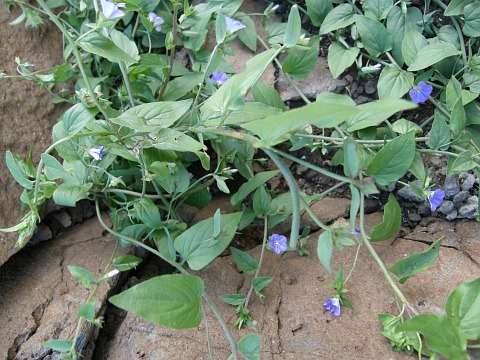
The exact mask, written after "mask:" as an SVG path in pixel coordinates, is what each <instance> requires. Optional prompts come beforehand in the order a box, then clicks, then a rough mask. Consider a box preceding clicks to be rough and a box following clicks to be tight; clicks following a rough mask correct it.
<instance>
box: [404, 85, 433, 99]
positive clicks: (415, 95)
mask: <svg viewBox="0 0 480 360" xmlns="http://www.w3.org/2000/svg"><path fill="white" fill-rule="evenodd" d="M432 90H433V86H432V85H428V84H427V83H425V81H420V82H419V83H418V85H417V86H415V87H414V88H413V89H412V90H410V97H411V98H412V101H413V102H414V103H415V104H419V103H423V102H425V101H427V100H428V97H429V96H430V94H431V93H432Z"/></svg>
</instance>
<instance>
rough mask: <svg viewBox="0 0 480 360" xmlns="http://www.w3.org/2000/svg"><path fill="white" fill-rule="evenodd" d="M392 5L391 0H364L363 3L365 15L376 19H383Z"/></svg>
mask: <svg viewBox="0 0 480 360" xmlns="http://www.w3.org/2000/svg"><path fill="white" fill-rule="evenodd" d="M392 7H393V0H365V1H364V3H363V10H364V11H365V16H366V17H369V18H370V19H373V20H378V21H381V20H385V19H386V18H387V15H388V13H389V12H390V9H391V8H392Z"/></svg>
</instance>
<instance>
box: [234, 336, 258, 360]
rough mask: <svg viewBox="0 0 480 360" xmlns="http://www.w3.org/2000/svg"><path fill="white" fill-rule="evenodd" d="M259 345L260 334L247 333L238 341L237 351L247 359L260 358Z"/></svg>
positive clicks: (255, 359)
mask: <svg viewBox="0 0 480 360" xmlns="http://www.w3.org/2000/svg"><path fill="white" fill-rule="evenodd" d="M261 346H262V344H261V341H260V336H258V335H257V334H247V335H245V336H244V337H243V338H241V339H240V341H239V342H238V351H240V352H241V353H242V355H243V356H245V358H246V359H247V360H260V352H261Z"/></svg>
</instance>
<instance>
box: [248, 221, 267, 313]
mask: <svg viewBox="0 0 480 360" xmlns="http://www.w3.org/2000/svg"><path fill="white" fill-rule="evenodd" d="M267 237H268V216H265V219H264V223H263V242H262V251H261V252H260V259H259V260H258V267H257V269H256V270H255V276H254V277H253V278H257V277H258V274H259V273H260V269H261V268H262V263H263V255H264V253H265V247H266V245H267ZM252 293H253V284H252V285H250V289H249V290H248V294H247V297H246V298H245V303H244V307H245V308H248V302H249V301H250V297H251V296H252Z"/></svg>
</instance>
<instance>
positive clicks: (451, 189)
mask: <svg viewBox="0 0 480 360" xmlns="http://www.w3.org/2000/svg"><path fill="white" fill-rule="evenodd" d="M443 187H444V189H443V190H445V197H446V198H453V197H454V196H455V195H457V194H458V193H459V192H460V184H459V182H458V177H457V176H456V175H453V176H449V177H447V178H446V179H445V183H444V185H443Z"/></svg>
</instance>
